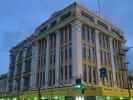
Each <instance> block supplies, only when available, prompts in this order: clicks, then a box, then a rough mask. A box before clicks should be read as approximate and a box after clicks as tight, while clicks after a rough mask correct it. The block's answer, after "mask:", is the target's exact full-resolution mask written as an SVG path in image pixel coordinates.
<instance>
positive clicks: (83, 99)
mask: <svg viewBox="0 0 133 100" xmlns="http://www.w3.org/2000/svg"><path fill="white" fill-rule="evenodd" d="M0 100H133V98H130V99H129V98H128V97H110V96H53V97H42V98H40V99H38V98H37V97H34V98H27V99H26V98H25V99H20V98H17V97H13V98H1V99H0Z"/></svg>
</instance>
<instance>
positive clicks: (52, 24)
mask: <svg viewBox="0 0 133 100" xmlns="http://www.w3.org/2000/svg"><path fill="white" fill-rule="evenodd" d="M56 23H57V22H56V20H55V21H53V22H52V23H51V28H52V27H54V26H55V25H56Z"/></svg>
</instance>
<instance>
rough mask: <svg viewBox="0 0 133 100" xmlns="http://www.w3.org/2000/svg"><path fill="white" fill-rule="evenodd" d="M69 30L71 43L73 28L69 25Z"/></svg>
mask: <svg viewBox="0 0 133 100" xmlns="http://www.w3.org/2000/svg"><path fill="white" fill-rule="evenodd" d="M68 30H69V32H68V33H69V41H71V40H72V29H71V26H70V25H69V26H68Z"/></svg>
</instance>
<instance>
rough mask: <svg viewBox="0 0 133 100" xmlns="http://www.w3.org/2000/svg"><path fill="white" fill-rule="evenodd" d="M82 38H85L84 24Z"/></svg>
mask: <svg viewBox="0 0 133 100" xmlns="http://www.w3.org/2000/svg"><path fill="white" fill-rule="evenodd" d="M82 40H85V26H82Z"/></svg>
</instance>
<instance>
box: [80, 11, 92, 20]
mask: <svg viewBox="0 0 133 100" xmlns="http://www.w3.org/2000/svg"><path fill="white" fill-rule="evenodd" d="M81 15H82V16H84V17H85V18H87V19H89V20H90V21H91V22H94V17H93V16H91V15H89V14H88V13H86V12H83V11H82V12H81Z"/></svg>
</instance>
